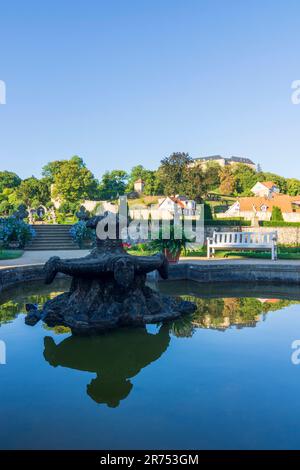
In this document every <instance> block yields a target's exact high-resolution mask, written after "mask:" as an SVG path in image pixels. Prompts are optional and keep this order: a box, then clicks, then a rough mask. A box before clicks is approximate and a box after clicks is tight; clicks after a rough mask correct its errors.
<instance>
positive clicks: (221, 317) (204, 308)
mask: <svg viewBox="0 0 300 470" xmlns="http://www.w3.org/2000/svg"><path fill="white" fill-rule="evenodd" d="M66 289H68V281H65V280H62V279H61V280H57V281H56V282H55V284H54V285H53V286H44V285H42V284H41V283H31V284H28V285H26V286H18V287H15V288H14V289H13V291H12V290H11V291H9V290H7V291H5V292H4V293H2V294H1V296H0V326H1V324H2V323H7V322H10V321H13V320H14V319H15V317H16V316H17V315H18V313H19V312H24V311H25V304H26V303H36V304H43V303H45V302H46V301H47V300H48V299H49V298H53V297H54V296H56V295H58V294H59V293H60V292H64V291H65V290H66ZM160 289H162V290H163V291H166V290H167V292H168V294H176V295H181V296H182V297H183V298H184V299H187V300H191V301H193V302H195V303H196V304H197V311H196V312H195V313H194V314H193V315H191V316H188V317H186V316H185V317H182V318H180V319H178V320H176V321H175V322H173V323H171V324H169V325H165V326H162V327H160V329H159V332H158V333H157V334H150V333H148V332H147V331H146V329H144V328H138V329H136V328H134V329H121V330H119V331H115V332H113V333H110V334H107V335H102V336H98V337H88V338H82V337H76V336H74V337H73V336H70V337H68V338H66V339H64V340H63V341H61V342H60V343H58V344H56V343H55V341H54V339H53V338H52V337H50V336H49V337H45V339H44V346H45V350H44V357H45V359H46V361H47V362H48V363H49V364H50V365H51V366H54V367H56V366H62V367H68V368H71V369H77V370H80V371H88V372H94V373H96V378H94V379H93V380H92V381H91V382H90V384H89V385H87V394H88V395H89V396H90V397H91V398H92V399H93V400H94V401H95V402H97V403H105V404H107V405H108V406H109V407H117V406H119V404H120V401H121V400H124V399H125V398H126V397H127V396H128V395H129V394H130V392H131V390H132V387H133V385H132V383H131V381H130V379H131V378H132V377H135V376H136V375H137V374H139V372H140V371H141V370H142V369H143V368H145V367H147V366H148V365H149V364H150V363H151V362H154V361H156V360H158V359H159V358H160V357H161V355H162V354H163V353H164V352H165V351H166V350H167V348H168V346H169V343H170V334H171V333H172V334H173V335H174V336H176V337H186V338H187V337H191V336H192V335H193V334H194V332H195V330H196V329H197V328H210V329H217V330H220V331H225V330H226V329H228V328H232V327H235V328H243V327H255V326H256V325H257V323H258V322H259V321H263V320H264V318H265V316H266V314H267V313H268V312H269V311H275V310H282V309H283V308H284V307H286V306H288V305H290V304H292V303H298V302H299V293H298V290H297V292H295V293H289V295H291V298H293V299H295V300H293V301H291V300H287V298H286V293H285V292H278V288H276V289H277V290H275V291H274V296H273V297H272V296H271V295H270V298H267V299H266V298H264V297H263V296H262V295H261V294H262V291H261V289H260V288H258V291H257V293H256V296H255V291H254V290H253V289H252V290H251V291H249V292H244V291H243V290H242V289H245V287H241V288H240V295H237V293H236V291H234V290H233V291H230V290H228V288H227V287H226V286H225V287H224V286H223V287H222V289H223V291H222V296H221V297H220V296H219V297H217V296H216V293H217V291H218V290H220V286H219V287H214V286H209V291H208V292H206V291H205V290H204V288H203V286H199V285H195V284H193V283H182V282H181V283H180V284H178V283H164V284H162V285H161V286H160ZM214 289H216V291H214ZM265 289H267V287H266V286H265ZM269 289H271V288H269ZM273 289H274V288H273ZM266 292H268V294H272V289H271V290H269V291H266ZM187 294H188V295H187ZM247 294H248V295H247ZM275 296H277V297H278V298H276V297H275ZM281 296H283V299H282V298H281ZM44 328H46V329H47V330H52V331H51V334H53V333H54V334H56V335H58V334H60V333H68V332H69V330H68V329H67V328H64V327H56V328H54V329H53V328H52V329H51V328H49V327H46V326H45V325H44Z"/></svg>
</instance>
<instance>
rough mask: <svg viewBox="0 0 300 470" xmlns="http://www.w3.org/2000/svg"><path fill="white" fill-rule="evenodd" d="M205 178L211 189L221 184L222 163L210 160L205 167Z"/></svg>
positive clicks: (208, 187)
mask: <svg viewBox="0 0 300 470" xmlns="http://www.w3.org/2000/svg"><path fill="white" fill-rule="evenodd" d="M205 180H206V184H207V189H208V190H209V191H211V190H213V189H217V188H218V187H219V186H220V165H219V164H218V163H216V162H209V163H208V164H207V166H206V169H205Z"/></svg>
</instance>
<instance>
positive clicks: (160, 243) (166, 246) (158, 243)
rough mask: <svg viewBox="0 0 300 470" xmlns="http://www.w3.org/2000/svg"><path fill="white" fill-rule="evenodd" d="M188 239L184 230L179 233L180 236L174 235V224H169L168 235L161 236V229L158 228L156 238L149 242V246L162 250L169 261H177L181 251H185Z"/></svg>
mask: <svg viewBox="0 0 300 470" xmlns="http://www.w3.org/2000/svg"><path fill="white" fill-rule="evenodd" d="M189 241H190V240H189V239H188V238H187V237H186V235H185V234H184V231H182V233H181V238H177V237H175V231H174V226H173V225H171V227H170V237H167V238H166V237H163V233H162V230H160V231H159V235H158V238H157V240H153V241H152V242H151V248H153V249H154V250H159V251H162V252H163V253H164V254H165V255H166V257H167V260H168V261H169V263H178V260H179V258H180V255H181V253H182V252H183V251H184V252H185V251H186V248H187V244H188V243H189Z"/></svg>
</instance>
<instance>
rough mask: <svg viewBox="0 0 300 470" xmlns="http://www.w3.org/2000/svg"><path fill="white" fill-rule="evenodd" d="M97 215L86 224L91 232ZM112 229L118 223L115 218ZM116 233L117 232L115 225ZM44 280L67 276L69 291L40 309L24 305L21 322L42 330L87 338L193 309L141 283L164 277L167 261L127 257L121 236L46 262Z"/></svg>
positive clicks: (155, 257)
mask: <svg viewBox="0 0 300 470" xmlns="http://www.w3.org/2000/svg"><path fill="white" fill-rule="evenodd" d="M103 217H107V214H104V216H97V217H94V218H92V219H89V220H88V221H87V226H88V227H90V228H92V229H95V230H96V228H97V224H98V222H99V221H101V220H102V219H103ZM116 222H117V225H118V223H119V221H118V218H117V219H116ZM116 233H118V234H119V229H118V226H117V229H116ZM44 270H45V282H46V283H47V284H50V283H51V282H52V281H53V280H54V278H55V276H56V275H57V274H58V273H63V274H67V275H69V276H71V277H72V283H71V287H70V291H69V292H66V293H64V294H61V295H58V296H57V297H55V298H54V299H51V300H48V301H47V302H46V303H45V305H44V306H43V308H42V310H38V308H37V307H36V306H34V305H31V304H30V305H27V307H26V308H27V310H28V315H27V316H26V320H25V321H26V323H27V324H28V325H35V324H36V323H37V322H38V321H39V320H42V321H43V322H45V323H46V324H47V325H48V326H50V327H53V326H58V325H62V326H66V327H69V328H70V329H71V331H72V333H73V334H79V335H90V334H97V333H101V332H104V331H107V330H110V329H113V328H116V327H119V326H126V325H127V326H130V325H131V326H141V325H145V324H147V323H158V322H164V321H168V320H173V319H175V318H178V317H179V316H180V315H182V314H186V313H192V312H193V311H194V310H195V308H196V307H195V305H194V304H193V303H191V302H187V301H183V300H181V299H177V298H174V297H170V296H167V295H161V294H160V293H158V292H156V291H154V290H153V289H151V288H150V287H149V286H147V285H146V275H147V273H150V272H151V271H154V270H158V272H159V274H160V276H161V277H162V278H163V279H167V277H168V261H167V259H166V257H165V256H164V255H163V254H162V253H159V254H157V255H154V256H133V255H130V254H128V253H127V252H126V251H125V250H124V248H123V243H122V239H121V238H117V239H110V238H106V239H105V240H102V239H100V238H98V237H97V242H96V247H95V248H94V249H93V250H92V251H91V253H90V254H89V255H87V256H85V257H83V258H79V259H76V258H75V259H60V258H59V257H57V256H54V257H52V258H50V259H49V260H48V261H47V263H46V264H45V267H44Z"/></svg>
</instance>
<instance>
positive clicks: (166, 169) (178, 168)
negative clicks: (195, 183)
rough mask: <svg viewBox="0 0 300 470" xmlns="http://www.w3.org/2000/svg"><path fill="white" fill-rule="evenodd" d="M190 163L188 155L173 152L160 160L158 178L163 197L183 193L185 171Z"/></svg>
mask: <svg viewBox="0 0 300 470" xmlns="http://www.w3.org/2000/svg"><path fill="white" fill-rule="evenodd" d="M191 163H192V159H191V158H190V156H189V154H188V153H181V152H175V153H172V155H170V156H169V157H166V158H163V159H162V160H161V165H160V167H159V169H158V174H159V178H160V180H161V183H162V187H163V192H164V194H165V195H171V194H180V193H182V194H183V193H185V190H186V187H185V178H184V177H183V176H184V175H185V174H186V169H187V168H188V166H189V165H190V164H191Z"/></svg>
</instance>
